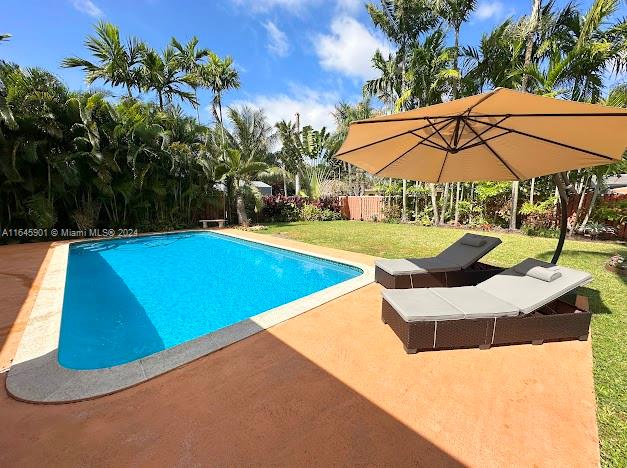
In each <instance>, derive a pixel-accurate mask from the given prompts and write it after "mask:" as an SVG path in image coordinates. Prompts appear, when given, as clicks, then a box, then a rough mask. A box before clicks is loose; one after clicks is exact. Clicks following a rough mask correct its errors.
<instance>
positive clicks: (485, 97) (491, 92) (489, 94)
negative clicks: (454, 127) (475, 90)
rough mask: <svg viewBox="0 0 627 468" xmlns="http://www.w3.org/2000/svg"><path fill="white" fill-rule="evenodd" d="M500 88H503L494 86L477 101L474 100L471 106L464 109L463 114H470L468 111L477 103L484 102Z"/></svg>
mask: <svg viewBox="0 0 627 468" xmlns="http://www.w3.org/2000/svg"><path fill="white" fill-rule="evenodd" d="M501 89H503V88H495V89H493V90H492V91H490V92H489V93H488V94H486V95H485V96H483V97H482V98H481V99H479V100H478V101H477V102H475V103H474V104H473V105H472V106H470V107H469V108H468V109H466V110H465V111H464V114H466V115H470V111H471V110H473V109H474V108H475V107H477V106H478V105H479V104H481V103H482V102H484V101H485V100H486V99H490V98H491V97H492V96H494V95H495V94H496V93H497V92H499V91H500V90H501ZM469 126H470V125H469Z"/></svg>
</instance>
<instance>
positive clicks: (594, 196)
mask: <svg viewBox="0 0 627 468" xmlns="http://www.w3.org/2000/svg"><path fill="white" fill-rule="evenodd" d="M593 177H594V192H592V199H591V200H590V206H588V210H587V211H586V216H585V218H583V221H582V222H581V226H580V228H579V229H580V230H582V231H583V230H584V229H585V228H586V225H587V224H588V220H589V219H590V215H591V214H592V210H593V209H594V205H595V204H596V201H597V197H598V196H599V193H600V192H601V177H599V175H598V174H594V175H593Z"/></svg>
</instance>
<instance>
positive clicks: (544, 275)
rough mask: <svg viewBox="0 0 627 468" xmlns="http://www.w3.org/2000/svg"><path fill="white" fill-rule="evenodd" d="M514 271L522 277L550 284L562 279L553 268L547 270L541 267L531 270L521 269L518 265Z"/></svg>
mask: <svg viewBox="0 0 627 468" xmlns="http://www.w3.org/2000/svg"><path fill="white" fill-rule="evenodd" d="M514 270H515V271H516V272H517V273H520V274H521V275H527V276H531V277H532V278H536V279H539V280H542V281H546V282H547V283H550V282H551V281H554V280H556V279H557V278H561V276H562V274H561V273H560V272H559V271H558V270H557V269H555V268H554V267H553V268H545V267H541V266H534V267H531V268H528V269H527V268H520V265H516V266H515V267H514Z"/></svg>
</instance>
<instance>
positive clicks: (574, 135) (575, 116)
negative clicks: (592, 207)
mask: <svg viewBox="0 0 627 468" xmlns="http://www.w3.org/2000/svg"><path fill="white" fill-rule="evenodd" d="M626 117H627V109H619V108H612V107H605V106H600V105H595V104H588V103H582V102H573V101H566V100H561V99H553V98H548V97H543V96H537V95H534V94H529V93H524V92H519V91H514V90H511V89H507V88H497V89H495V90H493V91H490V92H487V93H483V94H478V95H475V96H470V97H465V98H461V99H457V100H454V101H449V102H445V103H441V104H436V105H433V106H429V107H423V108H419V109H415V110H411V111H408V112H401V113H398V114H394V115H386V116H380V117H375V118H371V119H367V120H360V121H356V122H353V123H352V124H351V125H350V127H349V131H348V136H347V137H346V140H345V141H344V143H343V144H342V147H341V148H340V149H339V151H338V152H337V154H336V157H337V158H339V159H341V160H343V161H346V162H348V163H350V164H353V165H355V166H358V167H360V168H362V169H364V170H366V171H368V172H370V173H372V174H374V175H378V176H381V177H394V178H399V179H411V180H419V181H424V182H466V181H480V180H494V181H499V180H512V181H514V180H527V179H531V178H533V177H540V176H544V175H549V174H554V177H553V178H554V180H555V183H556V184H557V187H558V190H559V193H560V198H561V203H560V205H561V207H562V212H561V215H562V216H561V230H560V240H559V242H558V246H557V249H556V251H555V255H554V257H553V263H555V262H556V261H557V259H558V258H559V255H560V253H561V249H562V246H563V243H564V238H565V236H566V222H567V217H568V214H567V207H566V204H567V203H566V201H567V188H568V185H569V184H568V179H567V177H566V175H565V172H566V171H570V170H574V169H581V168H585V167H591V166H598V165H604V164H611V163H613V162H616V161H618V160H620V159H621V157H622V155H623V152H624V150H625V147H626V146H627V118H626Z"/></svg>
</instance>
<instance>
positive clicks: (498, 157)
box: [468, 122, 521, 180]
mask: <svg viewBox="0 0 627 468" xmlns="http://www.w3.org/2000/svg"><path fill="white" fill-rule="evenodd" d="M481 123H482V122H481ZM468 128H469V129H470V130H472V132H473V133H474V134H475V135H477V137H479V140H481V142H482V143H483V144H484V145H485V146H486V148H488V149H489V150H490V152H491V153H492V155H493V156H494V157H495V158H496V159H498V160H499V161H500V162H501V164H503V165H504V166H505V167H506V168H507V170H508V171H509V172H511V173H512V175H513V176H514V177H515V178H516V180H521V178H520V176H519V175H518V174H516V172H515V171H514V170H513V169H512V168H511V167H510V165H509V164H507V163H506V162H505V160H504V159H503V158H502V157H501V156H500V155H499V154H498V153H497V152H496V151H494V149H493V148H492V147H491V146H490V145H489V144H488V143H487V142H486V141H485V140H484V139H483V138H481V136H479V134H478V133H477V132H476V130H475V129H474V128H472V125H468Z"/></svg>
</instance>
